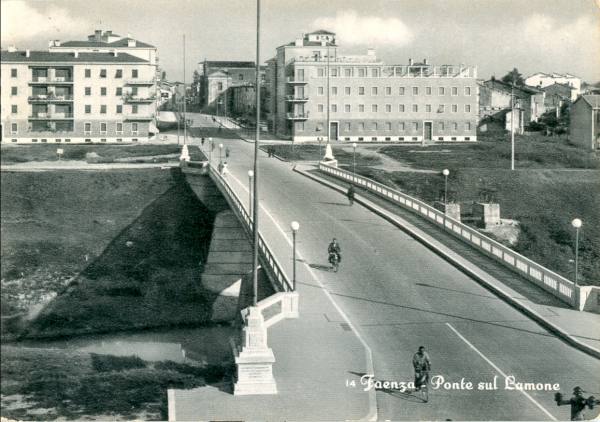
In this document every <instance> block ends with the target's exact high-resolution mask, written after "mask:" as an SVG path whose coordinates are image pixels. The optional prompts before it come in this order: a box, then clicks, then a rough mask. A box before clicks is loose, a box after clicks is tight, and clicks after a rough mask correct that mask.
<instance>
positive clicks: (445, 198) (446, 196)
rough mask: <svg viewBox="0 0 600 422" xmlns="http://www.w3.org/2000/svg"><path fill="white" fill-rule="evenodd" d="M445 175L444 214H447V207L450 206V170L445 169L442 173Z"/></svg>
mask: <svg viewBox="0 0 600 422" xmlns="http://www.w3.org/2000/svg"><path fill="white" fill-rule="evenodd" d="M442 174H443V175H444V213H445V212H446V207H447V206H448V175H449V174H450V170H448V169H444V170H443V171H442Z"/></svg>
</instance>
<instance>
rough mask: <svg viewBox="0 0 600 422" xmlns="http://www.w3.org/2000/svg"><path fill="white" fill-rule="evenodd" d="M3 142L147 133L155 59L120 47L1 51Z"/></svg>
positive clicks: (123, 138) (127, 138)
mask: <svg viewBox="0 0 600 422" xmlns="http://www.w3.org/2000/svg"><path fill="white" fill-rule="evenodd" d="M1 67H2V73H1V85H0V86H1V97H2V107H1V108H2V111H1V121H2V142H3V143H6V142H11V143H62V142H64V143H75V142H83V143H91V142H137V141H144V140H147V139H148V136H149V129H150V125H151V122H152V120H153V118H154V110H155V106H154V103H155V93H154V86H155V83H156V79H155V76H156V71H155V66H154V65H152V64H151V63H150V62H149V61H148V60H145V59H142V58H140V57H136V56H133V55H131V54H128V53H122V52H118V51H113V52H110V53H109V52H79V51H75V52H58V51H29V50H26V51H15V50H14V49H11V50H9V51H2V53H1Z"/></svg>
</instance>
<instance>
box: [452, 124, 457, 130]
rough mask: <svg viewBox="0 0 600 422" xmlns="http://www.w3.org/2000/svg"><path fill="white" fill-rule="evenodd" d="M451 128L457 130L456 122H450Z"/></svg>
mask: <svg viewBox="0 0 600 422" xmlns="http://www.w3.org/2000/svg"><path fill="white" fill-rule="evenodd" d="M452 130H458V123H456V122H454V123H452Z"/></svg>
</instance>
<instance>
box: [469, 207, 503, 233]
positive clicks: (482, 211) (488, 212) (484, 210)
mask: <svg viewBox="0 0 600 422" xmlns="http://www.w3.org/2000/svg"><path fill="white" fill-rule="evenodd" d="M473 217H475V218H476V219H477V223H478V225H480V226H481V227H484V228H486V229H488V228H490V226H495V225H497V224H500V204H495V203H485V202H476V203H474V204H473Z"/></svg>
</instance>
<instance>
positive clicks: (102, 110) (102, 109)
mask: <svg viewBox="0 0 600 422" xmlns="http://www.w3.org/2000/svg"><path fill="white" fill-rule="evenodd" d="M100 114H106V104H102V105H101V106H100Z"/></svg>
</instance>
